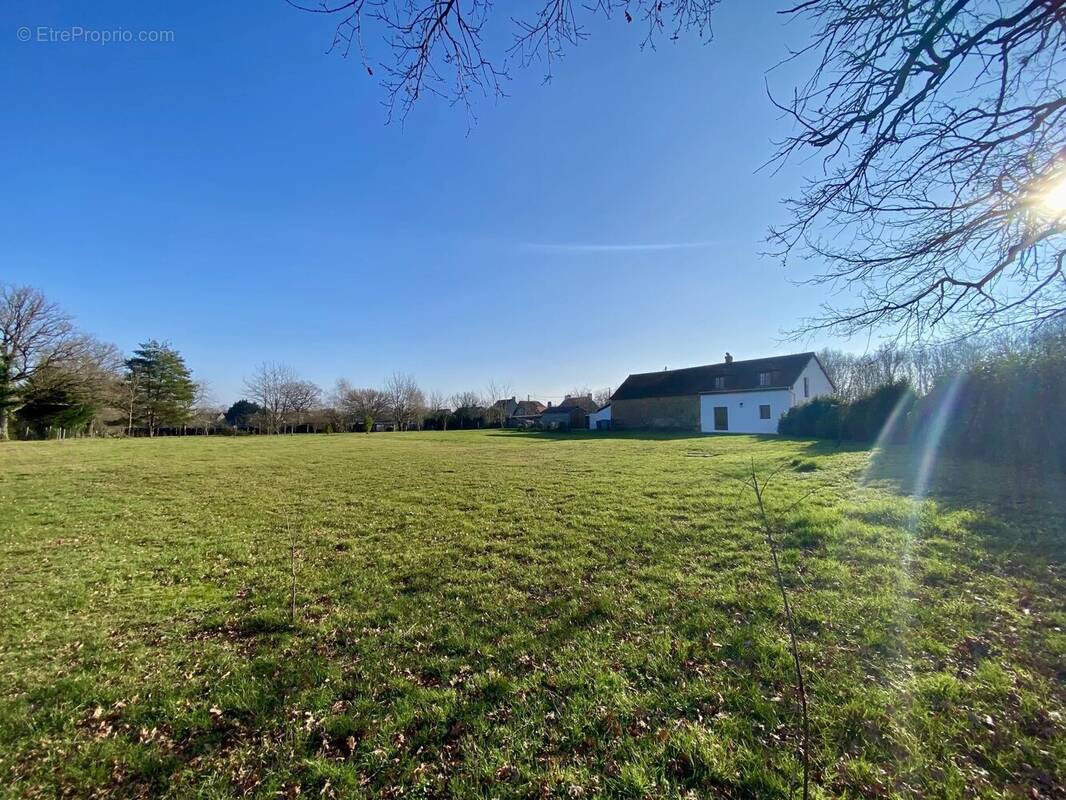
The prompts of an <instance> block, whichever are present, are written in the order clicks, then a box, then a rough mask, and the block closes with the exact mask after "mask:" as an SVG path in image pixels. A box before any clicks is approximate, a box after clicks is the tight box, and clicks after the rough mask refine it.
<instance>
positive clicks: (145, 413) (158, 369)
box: [126, 339, 196, 436]
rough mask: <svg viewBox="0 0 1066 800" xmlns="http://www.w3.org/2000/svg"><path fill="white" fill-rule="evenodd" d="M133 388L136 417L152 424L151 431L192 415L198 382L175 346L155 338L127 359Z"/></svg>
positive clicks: (152, 432)
mask: <svg viewBox="0 0 1066 800" xmlns="http://www.w3.org/2000/svg"><path fill="white" fill-rule="evenodd" d="M126 373H127V375H126V380H127V382H128V384H129V386H130V388H131V392H132V397H133V404H132V417H133V419H134V420H135V421H136V422H138V423H140V424H142V425H144V426H145V427H146V428H148V435H149V436H154V435H155V432H156V431H157V430H158V429H159V428H161V427H165V426H171V425H181V424H182V423H183V422H186V421H187V420H188V419H189V416H190V410H191V408H192V403H193V399H194V398H195V396H196V384H194V383H193V381H192V378H191V376H190V373H189V369H188V367H186V366H185V360H184V359H183V358H182V357H181V354H180V353H178V351H177V350H175V349H174V348H173V347H171V346H170V345H169V344H167V343H165V342H157V341H156V340H154V339H152V340H149V341H147V342H144V343H142V344H141V345H140V347H139V348H138V349H137V350H134V351H133V357H132V358H129V359H127V361H126Z"/></svg>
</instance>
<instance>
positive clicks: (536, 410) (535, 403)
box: [507, 400, 547, 428]
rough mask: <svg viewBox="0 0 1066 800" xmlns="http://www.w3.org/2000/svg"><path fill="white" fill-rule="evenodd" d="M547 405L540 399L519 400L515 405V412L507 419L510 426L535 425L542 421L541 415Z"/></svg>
mask: <svg viewBox="0 0 1066 800" xmlns="http://www.w3.org/2000/svg"><path fill="white" fill-rule="evenodd" d="M546 408H547V406H545V405H544V403H542V402H540V401H539V400H519V401H518V403H517V404H516V405H515V408H514V412H513V413H512V414H511V416H510V417H509V418H508V419H507V426H508V427H510V428H524V427H527V426H529V425H535V424H537V422H539V421H540V415H541V414H543V413H544V409H546Z"/></svg>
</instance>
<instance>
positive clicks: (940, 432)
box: [911, 373, 965, 513]
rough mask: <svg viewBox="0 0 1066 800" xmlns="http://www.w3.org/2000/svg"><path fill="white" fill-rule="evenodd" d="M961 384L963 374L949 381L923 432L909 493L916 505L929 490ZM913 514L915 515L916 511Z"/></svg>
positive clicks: (963, 379)
mask: <svg viewBox="0 0 1066 800" xmlns="http://www.w3.org/2000/svg"><path fill="white" fill-rule="evenodd" d="M963 383H965V375H964V374H961V373H960V374H958V375H956V376H955V377H953V378H952V379H951V383H949V384H948V387H947V389H946V390H945V391H944V394H943V396H942V397H941V398H940V402H939V403H938V404H937V407H936V410H935V411H934V412H933V416H932V418H931V419H930V421H929V424H928V425H927V426H926V429H925V431H924V439H925V441H923V442H922V451H921V459H920V461H919V462H918V474H917V477H916V479H915V483H914V489H913V491H912V492H911V496H912V497H913V498H914V500H915V501H916V502H918V503H921V501H922V500H924V499H925V494H926V492H927V491H928V490H929V479H930V478H931V477H932V473H933V468H934V467H935V466H936V459H937V455H938V454H939V452H940V440H941V439H943V438H944V431H945V429H946V428H947V424H948V420H949V419H950V418H951V414H952V412H953V411H954V409H955V401H956V400H958V397H959V392H960V391H961V390H962V386H963ZM915 513H917V509H916V510H915Z"/></svg>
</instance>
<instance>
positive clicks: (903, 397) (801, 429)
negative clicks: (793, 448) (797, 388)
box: [777, 381, 915, 442]
mask: <svg viewBox="0 0 1066 800" xmlns="http://www.w3.org/2000/svg"><path fill="white" fill-rule="evenodd" d="M914 400H915V397H914V392H912V391H911V388H910V385H909V384H908V383H907V382H906V381H899V382H897V383H889V384H886V385H884V386H882V387H880V388H879V389H877V390H876V391H874V392H873V393H871V394H869V395H867V396H866V397H862V398H860V399H858V400H856V401H855V402H853V403H845V402H843V401H842V400H839V399H837V398H835V397H818V398H815V399H814V400H811V401H810V402H809V403H804V404H803V405H801V406H795V407H793V408H790V409H789V410H788V411H787V412H786V413H785V415H784V416H783V417H781V421H780V422H779V423H778V426H777V430H778V432H779V433H782V434H784V435H786V436H814V437H817V438H819V439H849V440H852V441H856V442H873V441H876V440H877V437H878V436H880V435H881V431H882V429H883V428H884V427H885V423H887V422H888V420H889V418H891V416H892V412H893V411H894V410H895V409H896V407H897V406H898V405H900V404H902V410H901V418H902V417H903V416H905V415H906V413H907V412H908V410H909V409H910V407H911V406H912V405H913V404H914ZM901 428H902V426H901Z"/></svg>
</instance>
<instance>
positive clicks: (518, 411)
mask: <svg viewBox="0 0 1066 800" xmlns="http://www.w3.org/2000/svg"><path fill="white" fill-rule="evenodd" d="M543 411H544V403H542V402H540V401H539V400H519V401H518V405H517V406H515V410H514V412H513V416H516V417H531V416H533V415H535V414H540V413H542V412H543Z"/></svg>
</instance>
